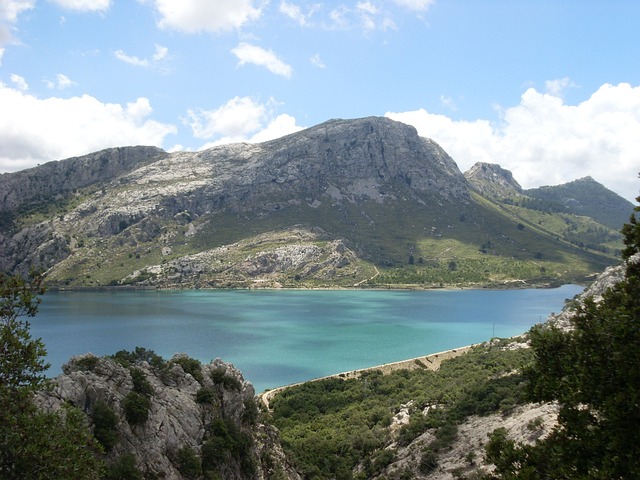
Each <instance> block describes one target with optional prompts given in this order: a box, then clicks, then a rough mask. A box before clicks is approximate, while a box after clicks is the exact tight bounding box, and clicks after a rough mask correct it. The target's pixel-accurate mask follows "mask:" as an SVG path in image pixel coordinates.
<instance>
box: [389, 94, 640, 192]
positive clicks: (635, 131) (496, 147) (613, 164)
mask: <svg viewBox="0 0 640 480" xmlns="http://www.w3.org/2000/svg"><path fill="white" fill-rule="evenodd" d="M387 116H388V117H390V118H393V119H395V120H399V121H402V122H404V123H408V124H411V125H414V126H415V127H416V128H417V129H418V132H419V134H420V135H422V136H424V137H429V138H432V139H433V140H435V141H436V142H438V143H439V144H440V145H441V146H442V147H443V148H444V149H445V150H446V151H447V152H448V153H449V154H450V155H451V156H452V157H453V159H454V160H455V161H456V163H458V165H459V166H460V168H461V169H462V170H463V171H464V170H467V169H469V168H470V167H471V166H472V165H473V164H474V163H476V162H478V161H482V162H491V163H498V164H500V165H501V166H502V167H504V168H506V169H508V170H511V171H512V172H513V174H514V176H515V178H516V180H518V182H519V183H520V184H521V185H522V186H523V187H525V188H532V187H537V186H540V185H557V184H561V183H565V182H569V181H572V180H576V179H578V178H581V177H585V176H587V175H590V176H592V177H593V178H594V179H595V180H596V181H598V182H601V183H602V184H604V185H605V186H606V187H608V188H609V189H611V190H613V191H615V192H617V193H619V194H620V195H623V196H624V197H625V198H627V199H629V200H633V199H634V198H635V197H636V196H637V195H638V192H639V190H640V180H638V173H639V172H640V161H639V160H638V158H639V157H638V152H640V87H632V86H631V85H629V84H626V83H621V84H619V85H610V84H605V85H602V86H601V87H600V88H599V89H598V90H597V91H596V92H595V93H593V94H592V95H591V97H590V98H588V99H587V100H585V101H583V102H582V103H580V104H578V105H566V104H565V103H564V102H563V100H562V99H561V98H559V97H557V96H554V95H550V94H546V93H540V92H538V91H536V90H535V89H533V88H530V89H528V90H527V91H525V92H524V93H523V94H522V97H521V100H520V104H519V105H516V106H514V107H510V108H507V109H505V110H504V111H503V112H502V113H501V122H500V123H499V124H491V123H490V122H488V121H486V120H476V121H473V122H468V121H454V120H451V119H450V118H448V117H446V116H443V115H434V114H431V113H428V112H427V111H426V110H417V111H413V112H404V113H387Z"/></svg>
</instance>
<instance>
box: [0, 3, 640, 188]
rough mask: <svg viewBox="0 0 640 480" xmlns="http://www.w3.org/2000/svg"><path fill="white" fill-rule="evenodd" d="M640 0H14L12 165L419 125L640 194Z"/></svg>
mask: <svg viewBox="0 0 640 480" xmlns="http://www.w3.org/2000/svg"><path fill="white" fill-rule="evenodd" d="M639 21H640V2H637V1H635V0H610V1H604V0H602V1H589V0H583V1H578V0H555V1H551V0H546V1H545V0H536V1H529V0H517V1H515V0H511V1H507V0H484V1H478V0H466V1H465V0H361V1H349V2H347V1H343V2H340V1H322V0H318V1H315V0H313V1H298V0H289V1H283V0H271V1H266V0H264V1H261V0H215V1H214V0H0V171H4V172H6V171H15V170H19V169H23V168H28V167H31V166H34V165H36V164H39V163H44V162H46V161H50V160H57V159H62V158H67V157H71V156H75V155H82V154H85V153H88V152H91V151H95V150H99V149H102V148H106V147H111V146H123V145H134V144H151V145H158V146H160V147H162V148H165V149H166V150H170V151H174V150H199V149H202V148H208V147H211V146H214V145H218V144H221V143H229V142H237V141H252V142H256V141H263V140H267V139H271V138H275V137H278V136H281V135H283V134H287V133H291V132H294V131H297V130H299V129H301V128H305V127H310V126H313V125H316V124H318V123H321V122H323V121H326V120H328V119H331V118H356V117H363V116H369V115H379V116H384V115H387V116H389V117H391V118H395V119H397V120H400V121H403V122H405V123H410V124H413V125H414V126H415V127H416V128H417V129H418V132H419V133H420V135H422V136H425V137H429V138H432V139H433V140H435V141H436V142H438V143H439V144H440V145H442V146H443V148H445V150H447V152H448V153H449V154H450V155H451V156H452V157H453V158H454V160H455V161H456V163H457V164H458V166H459V167H460V169H461V170H463V171H465V170H467V169H468V168H469V167H470V166H471V165H473V164H474V163H475V162H476V161H488V162H492V163H499V164H500V165H502V166H503V167H504V168H508V169H509V170H511V171H513V173H514V175H515V177H516V179H517V180H518V181H519V182H520V183H521V184H522V186H523V187H525V188H529V187H536V186H540V185H549V184H551V185H554V184H559V183H563V182H566V181H571V180H574V179H577V178H581V177H584V176H586V175H591V176H592V177H593V178H595V179H596V180H597V181H599V182H601V183H603V184H604V185H605V186H607V187H608V188H610V189H612V190H614V191H616V192H617V193H619V194H621V195H623V196H624V197H626V198H628V199H629V200H633V199H634V198H635V197H636V196H637V195H638V193H639V191H640V180H639V179H638V173H639V172H640V29H639V28H638V26H637V25H638V23H639Z"/></svg>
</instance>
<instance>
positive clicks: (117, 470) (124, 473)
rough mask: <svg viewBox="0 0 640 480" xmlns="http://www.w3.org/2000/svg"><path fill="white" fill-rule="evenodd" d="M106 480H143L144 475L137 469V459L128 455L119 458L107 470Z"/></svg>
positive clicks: (130, 454)
mask: <svg viewBox="0 0 640 480" xmlns="http://www.w3.org/2000/svg"><path fill="white" fill-rule="evenodd" d="M104 478H105V480H142V479H143V477H142V473H140V470H138V467H136V457H135V455H133V454H132V453H126V454H124V455H122V456H120V457H118V458H117V459H116V460H115V461H114V462H113V463H112V464H111V465H110V466H109V468H108V469H107V474H106V475H105V477H104Z"/></svg>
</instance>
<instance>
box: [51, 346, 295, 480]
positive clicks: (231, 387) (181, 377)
mask: <svg viewBox="0 0 640 480" xmlns="http://www.w3.org/2000/svg"><path fill="white" fill-rule="evenodd" d="M152 363H153V365H151V364H150V363H148V362H147V361H137V362H134V363H131V364H129V363H128V362H127V363H125V365H127V366H126V367H125V366H124V365H123V364H122V362H120V363H119V362H117V361H115V360H114V359H110V358H98V357H94V356H92V355H90V354H88V355H84V356H80V357H75V358H73V359H71V361H70V362H69V363H68V364H67V365H65V366H64V368H63V371H64V373H63V374H62V375H60V376H59V377H57V378H56V379H55V380H54V388H53V390H52V391H51V392H44V393H41V394H40V397H39V403H40V404H41V406H43V407H44V408H50V409H55V408H60V407H61V405H62V404H64V403H70V404H72V405H74V406H76V407H78V408H80V409H81V410H82V411H84V413H85V414H86V415H87V419H88V421H89V423H90V425H91V427H92V429H93V431H94V434H95V435H96V437H97V438H98V439H99V440H100V441H101V443H103V445H104V446H105V450H106V451H107V455H106V458H107V461H108V463H109V464H111V465H113V464H115V463H117V462H118V461H119V459H122V458H123V457H126V455H130V454H133V455H134V458H135V466H136V468H137V469H138V470H139V471H140V472H141V473H143V474H144V476H145V478H165V479H167V480H182V479H188V478H196V476H197V475H196V473H197V472H198V471H200V472H207V471H208V472H209V475H218V477H215V478H224V479H230V480H235V479H237V480H243V479H268V478H287V479H299V478H300V477H299V476H298V474H297V473H296V472H295V471H294V470H293V469H292V468H291V467H290V466H289V464H288V463H287V459H286V457H285V455H284V453H283V451H282V449H281V447H280V443H279V439H278V433H277V431H276V430H275V429H273V427H270V426H268V425H265V424H263V423H261V422H260V421H259V419H258V411H257V408H256V404H255V400H254V394H255V392H254V389H253V386H252V385H251V384H250V383H248V382H246V381H244V379H243V377H242V374H241V373H240V372H239V371H238V370H236V369H235V368H234V367H233V366H232V365H230V364H227V363H224V362H222V361H220V360H215V361H213V362H211V363H210V364H209V365H200V364H199V363H197V362H195V361H194V360H192V359H189V358H187V357H184V356H182V357H180V356H178V357H174V359H172V360H171V361H169V362H162V361H158V359H157V358H156V359H155V360H152ZM185 370H186V371H185ZM145 399H146V400H145ZM105 412H106V413H105ZM109 412H111V413H109ZM110 416H111V417H112V419H113V421H111V422H109V421H107V420H105V419H108V417H110ZM207 478H209V477H207ZM211 478H214V477H211Z"/></svg>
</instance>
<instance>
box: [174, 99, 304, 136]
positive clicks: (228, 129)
mask: <svg viewBox="0 0 640 480" xmlns="http://www.w3.org/2000/svg"><path fill="white" fill-rule="evenodd" d="M272 103H273V102H269V104H263V103H260V102H257V101H256V100H254V99H252V98H250V97H234V98H232V99H230V100H228V101H227V102H226V103H225V104H224V105H221V106H220V107H218V108H216V109H214V110H197V111H196V110H189V112H188V118H187V119H186V121H185V123H186V124H187V125H189V126H190V127H191V130H192V132H193V135H194V137H196V138H200V139H203V140H211V141H209V142H207V143H206V144H205V145H204V146H203V147H202V148H209V147H212V146H215V145H222V144H226V143H236V142H264V141H267V140H271V139H274V138H278V137H281V136H283V135H287V134H289V133H293V132H297V131H298V130H301V129H302V127H300V126H298V125H296V121H295V118H294V117H292V116H290V115H286V114H282V115H276V114H275V113H274V112H273V108H272Z"/></svg>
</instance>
